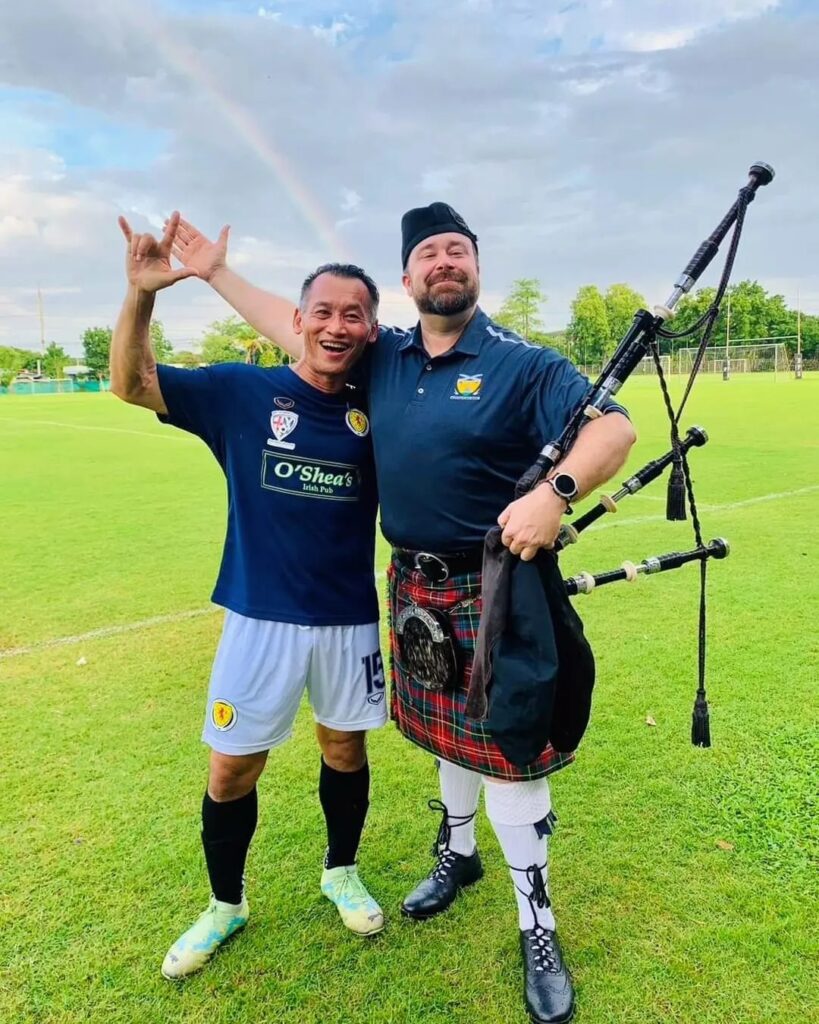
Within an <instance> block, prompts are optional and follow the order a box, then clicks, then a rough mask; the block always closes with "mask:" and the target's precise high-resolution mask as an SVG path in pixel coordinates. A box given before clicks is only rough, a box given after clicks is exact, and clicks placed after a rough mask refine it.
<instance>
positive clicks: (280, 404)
mask: <svg viewBox="0 0 819 1024" xmlns="http://www.w3.org/2000/svg"><path fill="white" fill-rule="evenodd" d="M273 404H274V405H275V406H276V408H277V409H292V408H293V406H294V405H295V404H296V403H295V400H294V399H292V398H281V397H277V398H274V399H273Z"/></svg>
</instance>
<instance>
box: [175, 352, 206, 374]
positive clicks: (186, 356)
mask: <svg viewBox="0 0 819 1024" xmlns="http://www.w3.org/2000/svg"><path fill="white" fill-rule="evenodd" d="M173 362H174V363H176V364H178V365H179V366H184V367H185V368H186V369H188V370H195V369H196V367H197V366H198V365H199V364H200V363H201V362H204V360H203V359H202V356H201V355H200V354H197V353H196V352H187V351H184V350H183V351H182V352H174V354H173Z"/></svg>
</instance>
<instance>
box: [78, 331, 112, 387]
mask: <svg viewBox="0 0 819 1024" xmlns="http://www.w3.org/2000/svg"><path fill="white" fill-rule="evenodd" d="M82 347H83V352H84V353H85V365H86V366H87V367H88V368H89V370H93V372H94V373H95V374H96V375H97V377H98V378H99V379H100V380H102V379H103V377H107V376H108V366H109V363H110V361H111V328H110V327H88V328H86V330H85V331H84V332H83V336H82Z"/></svg>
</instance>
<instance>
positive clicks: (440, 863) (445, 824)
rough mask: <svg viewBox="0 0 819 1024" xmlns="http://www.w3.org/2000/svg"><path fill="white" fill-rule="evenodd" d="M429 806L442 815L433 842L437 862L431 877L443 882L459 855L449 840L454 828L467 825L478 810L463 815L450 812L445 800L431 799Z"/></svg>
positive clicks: (433, 852)
mask: <svg viewBox="0 0 819 1024" xmlns="http://www.w3.org/2000/svg"><path fill="white" fill-rule="evenodd" d="M427 807H429V809H430V810H431V811H438V812H439V813H440V815H441V823H440V825H439V826H438V835H437V836H436V837H435V842H434V843H433V844H432V856H433V857H435V858H436V864H435V867H434V868H433V869H432V875H431V877H432V878H434V879H435V880H436V881H438V882H441V881H443V880H444V879H445V878H446V876H447V875H448V874H449V872H450V871H451V870H452V866H453V865H454V863H455V858H456V857H457V856H458V855H457V854H456V853H454V852H453V851H452V850H450V848H449V841H450V839H451V838H452V830H453V828H458V827H459V826H461V825H467V824H468V823H469V822H470V821H472V819H473V818H474V817H475V815H476V813H477V811H473V812H472V813H471V814H463V815H457V814H450V813H449V808H448V807H447V805H446V804H445V803H444V802H443V800H429V801H428V802H427Z"/></svg>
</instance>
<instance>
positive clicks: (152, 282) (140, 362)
mask: <svg viewBox="0 0 819 1024" xmlns="http://www.w3.org/2000/svg"><path fill="white" fill-rule="evenodd" d="M178 222H179V214H178V213H174V214H172V216H171V218H170V220H169V221H168V226H167V229H166V231H165V234H164V235H163V237H162V239H161V241H157V240H156V239H155V238H154V237H153V235H138V234H134V232H133V231H132V230H131V228H130V225H129V224H128V221H126V220H125V218H124V217H120V218H119V226H120V228H121V229H122V233H123V235H124V236H125V241H126V243H127V249H126V255H125V273H126V276H127V278H128V291H127V292H126V295H125V301H124V302H123V304H122V309H121V310H120V314H119V317H118V318H117V324H116V327H115V328H114V333H113V335H112V337H111V391H113V393H114V394H115V395H116V396H117V398H121V399H122V400H123V401H124V402H129V403H130V404H132V405H141V406H143V407H144V408H146V409H152V410H153V411H154V412H158V413H166V412H167V411H168V410H167V408H166V406H165V400H164V399H163V397H162V391H161V390H160V387H159V378H158V376H157V372H156V359H155V358H154V354H153V351H152V350H151V340H150V326H151V315H152V313H153V309H154V299H155V297H156V293H157V292H158V291H160V290H161V289H162V288H168V287H169V286H170V285H172V284H175V283H176V282H177V281H181V280H182V279H183V278H185V277H195V276H196V270H195V269H192V268H187V267H186V268H184V269H182V270H173V269H171V257H170V254H171V247H172V245H173V238H174V234H175V232H176V229H177V225H178Z"/></svg>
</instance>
